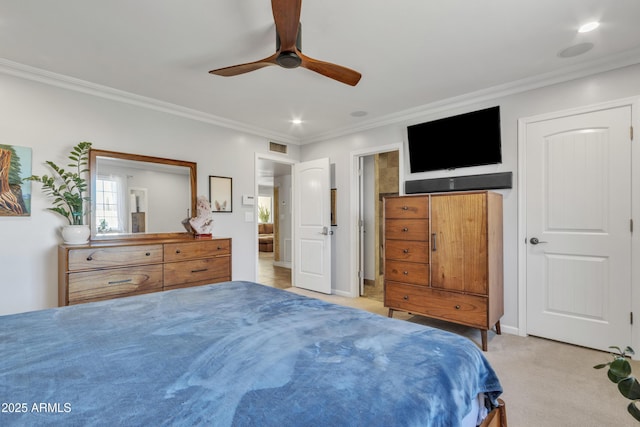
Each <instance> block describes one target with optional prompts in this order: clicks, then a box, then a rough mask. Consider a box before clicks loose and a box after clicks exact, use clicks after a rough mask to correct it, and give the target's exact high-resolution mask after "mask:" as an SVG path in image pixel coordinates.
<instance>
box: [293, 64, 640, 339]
mask: <svg viewBox="0 0 640 427" xmlns="http://www.w3.org/2000/svg"><path fill="white" fill-rule="evenodd" d="M638 95H640V65H633V66H628V67H625V68H621V69H618V70H614V71H609V72H605V73H601V74H597V75H593V76H588V77H583V78H579V79H575V80H572V81H568V82H565V83H559V84H555V85H551V86H547V87H543V88H539V89H533V90H529V91H526V92H520V93H514V94H510V95H504V96H501V97H497V98H494V99H486V95H485V99H484V100H483V101H481V102H473V101H472V100H470V101H468V102H466V103H465V105H462V103H460V105H459V106H457V107H456V108H452V109H450V110H443V109H442V108H439V110H438V111H436V110H435V109H434V110H433V111H429V110H427V109H425V111H424V113H423V114H421V115H420V116H413V117H412V118H411V119H407V120H406V121H404V122H399V123H395V124H390V125H386V126H382V127H379V128H375V129H370V130H365V131H361V132H357V133H353V134H351V135H347V136H341V137H337V138H334V139H331V140H327V141H322V142H318V143H314V144H309V145H304V146H302V147H301V160H302V161H307V160H312V159H316V158H320V157H329V158H330V161H331V163H333V164H335V171H336V187H337V188H338V195H339V200H338V218H345V220H346V219H349V220H350V221H351V223H352V224H355V215H356V211H355V209H354V204H353V203H354V202H353V201H352V199H351V197H352V195H351V194H350V176H349V174H350V161H351V153H352V152H357V151H360V150H363V149H365V148H369V147H376V146H381V145H387V144H393V143H399V142H404V141H405V139H406V138H405V132H406V126H407V125H409V124H415V123H420V122H424V121H428V120H433V119H436V118H441V117H445V116H450V115H454V114H458V113H463V112H467V111H472V110H477V109H480V108H484V107H489V106H493V105H500V106H501V119H502V155H503V163H502V164H501V165H494V166H481V167H473V168H464V169H458V170H456V171H452V172H448V171H445V172H428V173H421V174H410V173H409V165H408V156H406V155H405V156H404V162H405V171H407V172H406V173H405V176H404V177H403V178H404V180H414V179H424V178H435V177H442V176H457V175H472V174H478V173H492V172H508V171H512V172H513V174H514V176H513V178H514V188H513V189H511V190H501V191H500V193H501V194H503V197H504V200H503V202H504V284H505V290H504V296H505V315H504V317H503V318H502V321H501V325H502V328H503V330H511V331H512V332H516V330H517V328H518V271H517V265H518V259H517V253H518V189H517V188H516V183H517V179H518V152H517V142H518V141H517V120H518V119H519V118H523V117H529V116H534V115H538V114H542V113H547V112H553V111H558V110H564V109H569V108H574V107H579V106H585V105H591V104H596V103H600V102H605V101H610V100H615V99H621V98H628V97H631V96H638ZM636 133H638V132H636ZM404 147H405V149H406V142H405V144H404ZM343 222H344V221H343ZM350 236H351V235H350V233H349V232H348V229H347V228H343V227H339V230H338V232H336V234H335V235H334V240H335V241H336V244H335V246H334V248H335V250H336V251H337V253H336V254H335V260H336V262H335V264H334V266H333V267H334V270H335V274H336V281H335V282H334V283H335V287H334V291H335V292H336V293H340V294H350V293H351V290H352V289H354V287H355V286H356V285H355V284H356V283H357V277H352V276H353V275H352V274H351V273H352V269H351V265H350V263H352V262H353V260H352V253H353V246H352V245H355V244H357V242H355V241H354V242H352V241H350ZM638 262H640V255H638V254H634V260H633V263H634V264H636V265H637V264H638ZM638 288H640V285H638V284H634V291H638V290H640V289H638Z"/></svg>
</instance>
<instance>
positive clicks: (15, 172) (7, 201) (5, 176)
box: [0, 144, 31, 216]
mask: <svg viewBox="0 0 640 427" xmlns="http://www.w3.org/2000/svg"><path fill="white" fill-rule="evenodd" d="M30 175H31V148H28V147H19V146H17V145H3V144H0V216H30V215H31V182H25V181H23V178H25V177H28V176H30Z"/></svg>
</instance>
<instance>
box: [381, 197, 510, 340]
mask: <svg viewBox="0 0 640 427" xmlns="http://www.w3.org/2000/svg"><path fill="white" fill-rule="evenodd" d="M384 215H385V220H384V227H385V230H384V239H385V240H384V245H383V247H384V259H385V268H384V272H385V276H384V278H385V295H384V301H385V307H388V308H389V317H392V316H393V311H394V310H402V311H407V312H411V313H415V314H419V315H423V316H427V317H432V318H437V319H441V320H445V321H450V322H454V323H459V324H463V325H467V326H471V327H474V328H478V329H480V331H481V335H482V349H483V350H485V351H486V350H487V331H488V330H489V329H491V328H492V327H493V326H494V325H495V327H496V332H497V333H500V318H501V317H502V315H503V314H504V296H503V261H502V260H503V253H502V195H500V194H498V193H493V192H489V191H479V192H465V193H439V194H423V195H412V196H398V197H387V198H385V199H384Z"/></svg>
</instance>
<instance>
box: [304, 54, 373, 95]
mask: <svg viewBox="0 0 640 427" xmlns="http://www.w3.org/2000/svg"><path fill="white" fill-rule="evenodd" d="M296 53H297V54H298V56H300V58H301V59H302V63H301V64H300V66H301V67H304V68H306V69H307V70H311V71H315V72H316V73H319V74H322V75H323V76H326V77H329V78H330V79H333V80H337V81H339V82H341V83H345V84H348V85H350V86H355V85H357V84H358V82H359V81H360V77H362V74H360V73H359V72H357V71H355V70H352V69H351V68H347V67H343V66H342V65H336V64H332V63H330V62H324V61H319V60H317V59H313V58H310V57H308V56H305V55H303V54H302V52H300V51H298V52H296Z"/></svg>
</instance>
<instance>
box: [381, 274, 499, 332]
mask: <svg viewBox="0 0 640 427" xmlns="http://www.w3.org/2000/svg"><path fill="white" fill-rule="evenodd" d="M385 306H386V307H390V308H394V309H398V310H404V311H409V312H411V313H415V314H424V315H425V316H429V317H435V318H438V319H442V320H448V321H452V322H456V323H462V324H464V325H468V326H473V327H476V328H481V329H489V325H488V319H487V299H486V298H483V297H479V296H475V295H464V294H458V293H455V292H446V291H437V290H433V289H430V288H426V287H422V286H411V285H405V284H403V283H393V282H386V283H385Z"/></svg>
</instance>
